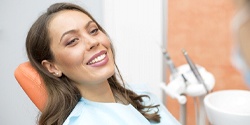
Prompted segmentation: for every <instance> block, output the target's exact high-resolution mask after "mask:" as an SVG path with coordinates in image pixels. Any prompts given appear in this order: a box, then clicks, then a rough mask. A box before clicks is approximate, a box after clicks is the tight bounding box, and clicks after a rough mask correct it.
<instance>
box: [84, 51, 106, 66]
mask: <svg viewBox="0 0 250 125" xmlns="http://www.w3.org/2000/svg"><path fill="white" fill-rule="evenodd" d="M108 60H109V58H108V56H107V51H105V50H102V51H100V52H99V53H97V54H95V55H94V56H92V57H91V58H90V59H89V61H88V63H87V65H90V66H93V67H98V66H103V65H105V64H106V63H107V62H108Z"/></svg>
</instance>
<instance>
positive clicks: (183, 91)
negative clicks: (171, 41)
mask: <svg viewBox="0 0 250 125" xmlns="http://www.w3.org/2000/svg"><path fill="white" fill-rule="evenodd" d="M182 51H183V54H184V56H185V59H186V60H187V62H188V63H187V64H184V65H181V66H179V67H177V68H176V67H175V66H174V64H173V61H172V60H171V58H170V57H169V55H168V53H167V52H166V51H163V54H164V56H165V58H166V62H167V65H168V67H169V69H170V73H171V74H170V80H169V83H168V84H165V83H162V84H161V85H160V86H161V88H162V89H163V91H164V92H165V93H166V94H167V95H168V96H170V97H171V98H173V99H177V101H178V102H179V104H180V105H181V107H180V108H181V109H180V122H181V123H182V125H185V124H186V102H187V98H186V96H191V97H194V98H196V97H198V100H199V107H196V110H197V112H196V124H197V125H205V124H206V116H205V110H204V105H203V98H204V96H205V95H206V94H208V93H209V92H210V91H212V89H213V88H214V85H215V79H214V76H213V75H212V74H211V73H209V72H208V71H207V70H206V69H205V68H204V67H202V66H199V65H195V64H194V63H193V62H192V61H191V59H190V58H189V56H188V54H187V52H186V51H185V50H182Z"/></svg>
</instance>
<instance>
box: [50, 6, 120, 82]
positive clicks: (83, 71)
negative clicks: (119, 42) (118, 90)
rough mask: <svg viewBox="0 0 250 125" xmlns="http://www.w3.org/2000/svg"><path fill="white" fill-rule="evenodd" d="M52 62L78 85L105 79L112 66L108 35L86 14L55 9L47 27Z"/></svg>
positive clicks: (112, 60)
mask: <svg viewBox="0 0 250 125" xmlns="http://www.w3.org/2000/svg"><path fill="white" fill-rule="evenodd" d="M48 30H49V36H50V39H51V44H50V48H51V50H52V53H53V55H54V57H55V60H54V61H53V64H54V66H55V67H56V69H57V70H58V72H61V73H62V74H64V75H66V76H67V77H68V78H69V79H71V80H72V81H73V82H74V83H76V84H80V85H93V84H99V83H104V82H107V79H108V78H109V77H111V76H112V75H113V74H114V71H115V66H114V59H113V53H112V51H111V45H110V44H111V43H110V40H109V38H108V37H107V36H106V35H105V34H104V33H103V32H102V31H100V30H99V28H98V26H97V25H96V23H95V22H94V21H93V20H91V19H90V18H89V17H88V16H87V15H86V14H84V13H83V12H80V11H75V10H64V11H61V12H58V13H57V14H56V15H55V17H54V18H52V20H51V22H50V24H49V27H48Z"/></svg>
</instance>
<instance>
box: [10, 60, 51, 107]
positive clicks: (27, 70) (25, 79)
mask: <svg viewBox="0 0 250 125" xmlns="http://www.w3.org/2000/svg"><path fill="white" fill-rule="evenodd" d="M14 76H15V78H16V80H17V82H18V83H19V85H20V86H21V87H22V89H23V90H24V92H25V93H26V94H27V95H28V97H29V98H30V99H31V101H32V102H33V103H34V104H35V105H36V107H37V108H38V109H39V110H40V111H42V110H43V108H44V106H45V102H46V100H47V92H46V89H45V85H44V83H43V80H42V78H41V77H40V76H39V74H38V72H37V71H36V70H35V69H34V67H32V65H31V64H30V62H24V63H22V64H20V65H19V66H18V67H17V68H16V70H15V73H14Z"/></svg>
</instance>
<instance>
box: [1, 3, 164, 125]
mask: <svg viewBox="0 0 250 125" xmlns="http://www.w3.org/2000/svg"><path fill="white" fill-rule="evenodd" d="M59 1H62V0H53V1H51V0H40V1H37V0H36V1H35V0H1V1H0V56H1V59H0V125H34V124H36V123H35V122H36V117H37V114H38V109H37V108H36V107H35V106H34V104H33V103H32V102H31V101H30V100H29V98H28V97H27V95H26V94H25V93H24V91H23V90H22V89H21V87H20V86H19V85H18V83H17V82H16V80H15V78H14V75H13V73H14V70H15V68H16V67H17V66H18V65H19V64H20V63H22V62H24V61H26V60H27V57H26V52H25V38H26V35H27V32H28V29H29V28H30V26H31V25H32V23H33V22H34V21H35V19H36V18H37V17H38V16H39V15H40V14H41V13H42V12H44V11H45V10H46V8H47V7H48V6H49V5H51V4H52V3H55V2H59ZM68 1H69V0H68ZM73 2H74V3H78V4H79V5H81V6H83V7H84V8H86V9H87V10H88V11H89V12H90V13H92V14H93V16H94V17H95V18H96V19H97V21H98V22H99V23H100V24H101V25H104V27H105V28H106V30H107V31H108V33H109V34H110V36H111V38H112V40H113V43H114V46H115V49H116V57H117V64H118V66H119V68H120V70H121V72H122V75H123V77H124V79H125V80H126V81H127V82H129V83H144V84H147V85H149V86H150V91H152V92H153V93H155V94H157V95H158V96H159V97H160V96H161V91H159V88H158V87H157V86H158V83H159V82H161V81H162V79H164V78H163V76H164V75H163V73H164V71H165V68H163V64H162V63H163V61H162V56H161V52H160V49H159V48H158V45H157V44H161V43H162V40H163V37H164V36H163V35H162V33H161V31H162V28H163V27H162V3H161V0H105V2H104V1H103V0H75V1H73Z"/></svg>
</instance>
